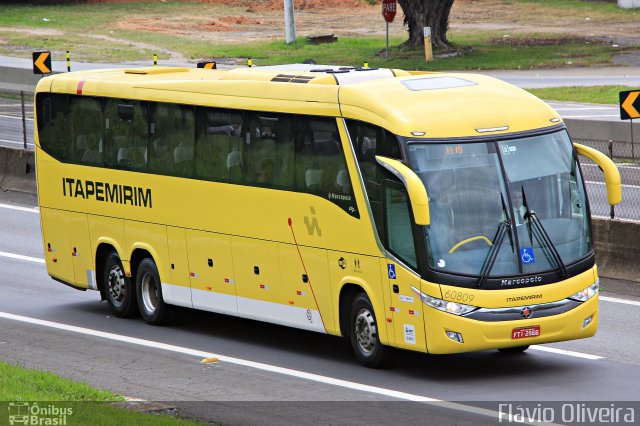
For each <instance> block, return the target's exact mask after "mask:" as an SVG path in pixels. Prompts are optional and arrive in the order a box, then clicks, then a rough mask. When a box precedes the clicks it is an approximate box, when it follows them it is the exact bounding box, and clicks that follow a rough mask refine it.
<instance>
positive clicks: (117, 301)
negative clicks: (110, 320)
mask: <svg viewBox="0 0 640 426" xmlns="http://www.w3.org/2000/svg"><path fill="white" fill-rule="evenodd" d="M107 287H108V292H109V298H110V299H111V302H112V303H113V304H114V305H115V306H121V305H122V303H123V302H124V299H125V297H127V287H126V282H125V279H124V271H123V270H122V268H121V267H120V266H119V265H113V266H112V267H111V269H110V270H109V278H108V280H107Z"/></svg>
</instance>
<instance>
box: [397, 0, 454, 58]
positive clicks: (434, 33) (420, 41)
mask: <svg viewBox="0 0 640 426" xmlns="http://www.w3.org/2000/svg"><path fill="white" fill-rule="evenodd" d="M453 1H454V0H398V3H399V4H400V7H402V10H403V12H404V24H405V25H406V26H407V29H408V31H409V38H408V39H407V41H405V42H404V43H403V44H402V46H410V47H422V46H423V45H424V30H423V28H424V27H431V44H432V45H433V48H434V49H435V50H445V49H449V48H451V43H449V40H447V30H448V29H449V12H451V6H452V5H453Z"/></svg>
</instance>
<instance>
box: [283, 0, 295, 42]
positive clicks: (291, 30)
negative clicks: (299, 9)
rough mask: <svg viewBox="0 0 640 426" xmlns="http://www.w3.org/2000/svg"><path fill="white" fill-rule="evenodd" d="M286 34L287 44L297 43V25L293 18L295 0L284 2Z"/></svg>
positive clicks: (285, 0)
mask: <svg viewBox="0 0 640 426" xmlns="http://www.w3.org/2000/svg"><path fill="white" fill-rule="evenodd" d="M284 33H285V40H286V42H287V44H291V43H294V42H295V41H296V23H295V20H294V18H293V0H284Z"/></svg>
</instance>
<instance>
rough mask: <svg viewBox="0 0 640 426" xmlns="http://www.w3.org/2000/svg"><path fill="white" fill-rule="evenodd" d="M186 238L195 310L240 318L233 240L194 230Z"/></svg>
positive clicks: (188, 232)
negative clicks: (238, 316) (234, 271)
mask: <svg viewBox="0 0 640 426" xmlns="http://www.w3.org/2000/svg"><path fill="white" fill-rule="evenodd" d="M186 235H187V250H188V253H189V277H190V281H191V298H192V300H193V307H194V308H196V309H203V310H207V311H213V312H220V313H224V314H231V315H237V314H238V304H237V298H236V284H235V277H234V273H233V258H232V257H231V240H230V238H229V236H228V235H221V234H214V233H211V232H203V231H193V230H187V231H186Z"/></svg>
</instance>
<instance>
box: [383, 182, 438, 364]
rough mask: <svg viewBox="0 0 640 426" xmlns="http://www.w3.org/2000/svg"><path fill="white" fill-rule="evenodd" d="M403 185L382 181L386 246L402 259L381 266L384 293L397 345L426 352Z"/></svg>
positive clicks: (408, 209)
mask: <svg viewBox="0 0 640 426" xmlns="http://www.w3.org/2000/svg"><path fill="white" fill-rule="evenodd" d="M408 198H409V197H408V195H407V191H406V189H405V188H404V186H403V185H402V184H400V183H398V182H395V181H389V180H387V181H386V182H385V211H384V217H385V222H386V226H385V229H386V238H385V240H386V245H387V250H388V251H389V252H390V253H391V254H392V255H393V256H394V257H396V258H397V259H399V260H401V261H402V262H397V261H395V260H393V259H391V258H390V259H387V260H386V265H383V266H382V267H383V268H384V270H383V271H384V274H385V275H386V276H387V280H388V285H387V292H388V294H389V298H390V302H391V306H390V307H389V311H387V314H388V315H390V318H391V321H392V324H393V329H394V334H395V340H396V346H398V347H400V348H404V349H413V350H417V351H423V352H424V351H426V349H427V344H426V339H425V331H424V318H423V315H424V313H423V309H422V308H423V304H422V301H421V300H420V298H419V297H418V296H416V295H415V294H414V292H413V291H412V290H411V287H414V288H416V289H417V290H420V277H419V276H418V274H417V273H415V272H414V271H412V270H411V268H417V254H416V248H415V240H414V234H413V216H412V214H411V209H410V204H409V199H408Z"/></svg>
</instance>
